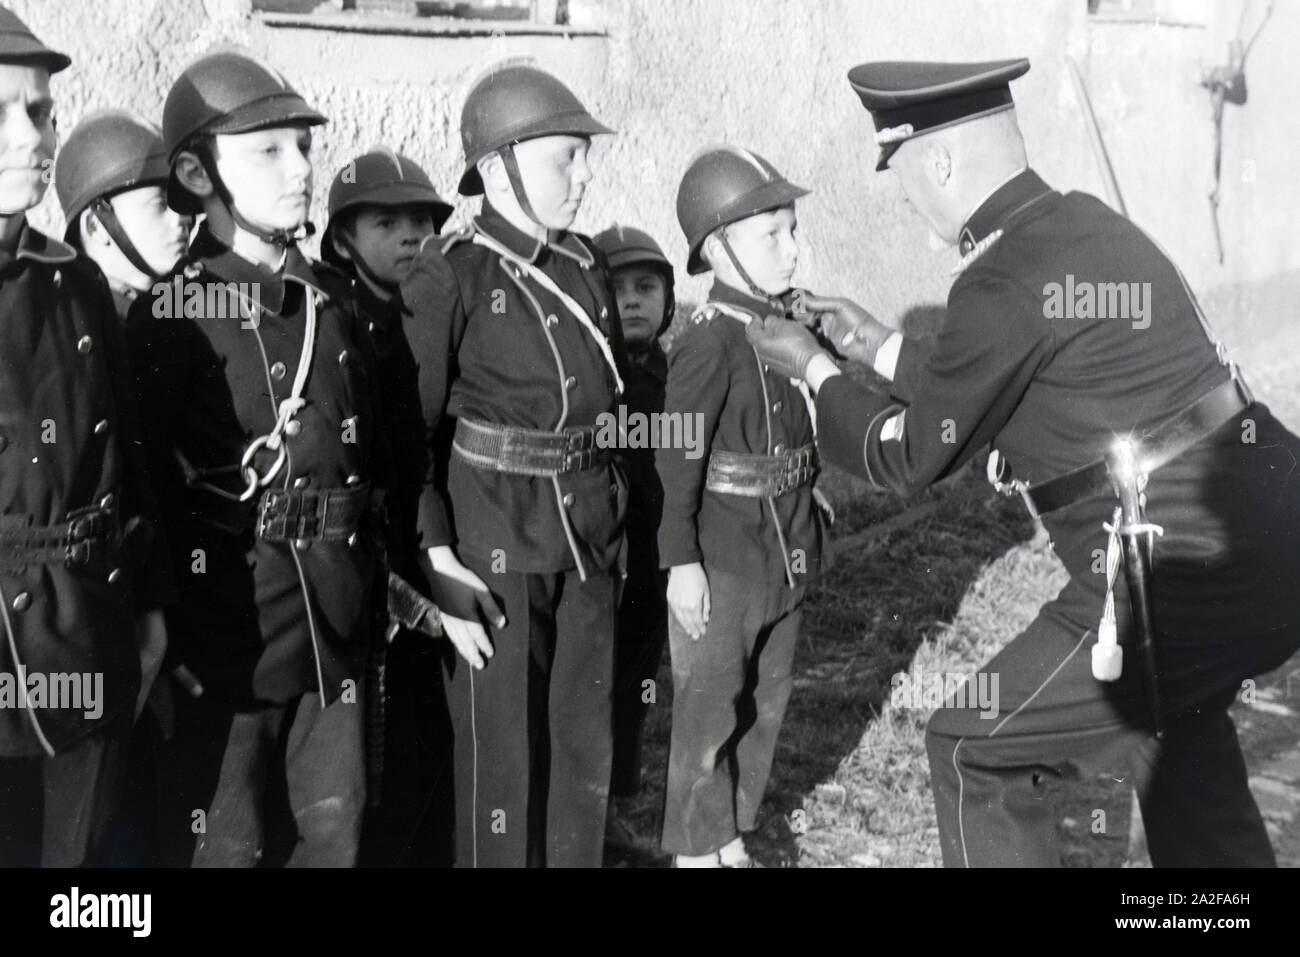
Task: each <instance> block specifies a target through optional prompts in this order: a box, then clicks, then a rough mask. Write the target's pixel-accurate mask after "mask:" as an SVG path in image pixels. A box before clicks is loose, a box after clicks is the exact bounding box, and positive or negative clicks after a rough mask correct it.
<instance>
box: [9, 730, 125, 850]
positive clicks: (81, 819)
mask: <svg viewBox="0 0 1300 957" xmlns="http://www.w3.org/2000/svg"><path fill="white" fill-rule="evenodd" d="M129 728H130V717H129V716H124V717H122V718H119V719H116V720H115V721H114V722H113V724H112V725H111V726H110V727H108V728H106V729H105V730H104V731H102V732H100V733H99V734H96V735H92V736H91V737H89V738H86V739H85V740H83V741H79V742H77V743H76V744H75V745H73V746H72V747H71V748H69V749H68V750H66V751H61V752H59V753H57V754H55V755H54V757H52V758H47V757H37V758H0V866H3V867H31V866H33V865H35V864H37V863H39V864H40V866H41V867H61V868H62V867H84V866H87V865H90V866H94V865H95V864H97V863H98V859H97V858H98V853H99V852H100V850H101V849H102V846H103V843H104V841H105V837H106V832H107V829H108V825H109V820H110V818H111V816H112V813H113V810H114V808H115V806H116V804H117V801H118V796H119V792H120V789H121V781H122V774H123V770H124V768H125V765H126V749H127V736H128V729H129ZM38 836H39V839H37V838H38Z"/></svg>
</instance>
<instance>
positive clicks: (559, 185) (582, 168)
mask: <svg viewBox="0 0 1300 957" xmlns="http://www.w3.org/2000/svg"><path fill="white" fill-rule="evenodd" d="M590 146H591V140H589V139H588V138H587V137H585V136H539V137H538V138H537V139H532V140H525V141H524V142H522V143H519V144H518V145H516V146H515V148H514V149H515V160H516V161H517V162H518V164H519V175H520V177H522V179H523V181H524V189H525V190H526V191H527V193H528V202H529V204H530V205H531V206H532V207H533V214H534V215H535V216H536V217H537V221H538V222H539V223H541V224H542V225H543V226H545V227H546V228H547V229H568V228H569V227H570V226H572V225H573V221H574V219H576V218H577V215H578V210H579V209H580V208H581V207H582V198H583V195H584V194H585V193H586V191H587V184H588V183H590V182H591V167H590V166H588V165H587V150H588V148H589V147H590Z"/></svg>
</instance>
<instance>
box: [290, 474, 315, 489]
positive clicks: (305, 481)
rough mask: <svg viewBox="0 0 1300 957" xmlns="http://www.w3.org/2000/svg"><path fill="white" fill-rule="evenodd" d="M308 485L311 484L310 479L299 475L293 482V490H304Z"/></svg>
mask: <svg viewBox="0 0 1300 957" xmlns="http://www.w3.org/2000/svg"><path fill="white" fill-rule="evenodd" d="M310 484H311V479H310V478H308V477H307V476H306V475H299V476H298V477H297V478H296V479H294V480H293V487H294V488H306V487H307V486H308V485H310Z"/></svg>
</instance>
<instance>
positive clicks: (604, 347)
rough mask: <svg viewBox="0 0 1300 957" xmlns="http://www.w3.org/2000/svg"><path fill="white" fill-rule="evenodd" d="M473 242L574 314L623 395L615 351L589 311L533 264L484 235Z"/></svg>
mask: <svg viewBox="0 0 1300 957" xmlns="http://www.w3.org/2000/svg"><path fill="white" fill-rule="evenodd" d="M472 241H473V242H475V243H477V244H478V245H480V246H486V247H487V248H488V249H490V250H492V251H493V252H494V253H496V254H497V255H499V256H501V257H502V258H503V259H507V260H509V261H510V262H511V263H512V264H513V265H514V266H515V267H516V268H518V269H519V270H520V271H522V272H523V273H524V274H525V275H527V276H528V278H530V279H532V280H534V281H535V282H537V283H538V284H539V285H541V286H542V287H543V288H545V289H546V291H547V292H549V293H550V294H551V295H552V296H554V297H555V298H556V299H558V300H560V302H562V303H563V304H564V307H565V308H566V309H568V310H569V312H571V313H573V316H574V318H575V319H577V320H578V324H579V325H581V326H582V327H583V328H584V329H586V330H587V333H588V334H589V335H590V336H591V338H592V339H594V340H595V342H596V345H597V346H599V347H600V353H601V355H603V356H604V357H605V362H606V363H607V364H608V365H609V371H610V372H612V373H613V374H614V383H615V385H616V386H617V388H618V393H619V395H622V394H623V377H622V376H620V375H619V374H618V365H617V364H616V363H615V362H614V351H613V350H612V349H611V348H610V346H609V340H607V339H606V338H605V336H604V334H603V333H602V332H601V331H600V330H599V329H598V328H596V324H595V323H594V322H592V321H591V317H590V316H589V315H587V310H585V309H583V308H582V306H580V305H579V304H578V302H577V300H576V299H574V298H573V297H572V296H570V295H569V294H568V293H566V292H565V291H564V290H563V289H561V288H560V287H559V286H557V285H556V284H555V281H554V280H553V279H551V277H550V276H548V275H546V273H544V272H542V271H541V270H540V269H538V268H537V267H536V266H534V265H533V264H532V263H530V262H525V261H524V260H522V259H520V258H519V257H518V256H516V255H515V254H514V253H512V252H510V250H508V249H506V248H505V247H504V246H502V245H501V244H500V243H498V242H496V241H495V240H492V239H489V238H488V237H487V236H484V235H483V234H482V233H475V234H474V239H473V240H472Z"/></svg>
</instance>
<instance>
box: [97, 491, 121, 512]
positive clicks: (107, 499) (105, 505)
mask: <svg viewBox="0 0 1300 957" xmlns="http://www.w3.org/2000/svg"><path fill="white" fill-rule="evenodd" d="M115 501H117V499H115V498H113V493H112V492H109V493H108V494H107V495H105V496H104V497H103V498H101V499H100V500H99V507H100V508H102V509H110V508H112V507H113V503H114V502H115Z"/></svg>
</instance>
